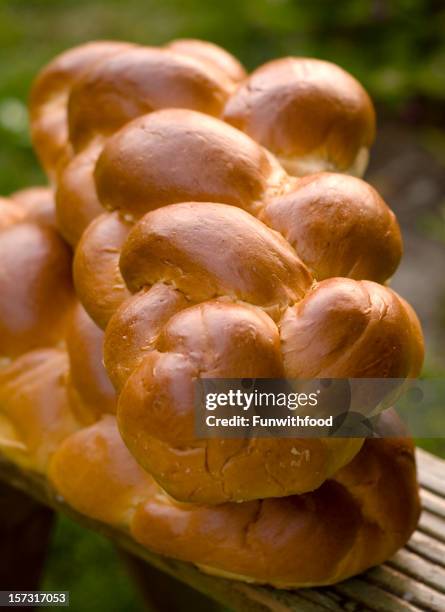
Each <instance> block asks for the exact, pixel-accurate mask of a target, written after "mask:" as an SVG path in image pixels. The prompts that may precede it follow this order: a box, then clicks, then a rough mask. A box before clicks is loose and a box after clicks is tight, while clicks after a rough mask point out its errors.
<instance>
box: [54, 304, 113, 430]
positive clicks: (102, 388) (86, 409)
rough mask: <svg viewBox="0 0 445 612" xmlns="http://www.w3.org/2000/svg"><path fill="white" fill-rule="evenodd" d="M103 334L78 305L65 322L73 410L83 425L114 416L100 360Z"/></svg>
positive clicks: (108, 384)
mask: <svg viewBox="0 0 445 612" xmlns="http://www.w3.org/2000/svg"><path fill="white" fill-rule="evenodd" d="M103 336H104V334H103V331H102V330H101V329H100V328H99V327H98V326H97V325H96V324H95V323H94V321H92V319H90V317H89V316H88V314H87V313H86V312H85V310H84V308H83V307H82V306H81V305H80V304H77V305H76V306H75V307H74V309H73V311H72V313H71V317H70V320H69V322H68V328H67V333H66V347H67V352H68V357H69V365H70V384H71V387H72V388H71V391H72V393H71V399H72V403H73V405H72V408H73V411H74V412H75V414H76V416H77V418H78V419H79V421H81V422H82V423H86V424H90V423H92V422H94V421H96V420H97V419H98V418H99V417H100V416H101V415H102V414H104V413H112V414H113V413H115V412H116V393H115V390H114V387H113V386H112V384H111V382H110V379H109V378H108V375H107V373H106V371H105V368H104V365H103V358H102V350H103V349H102V345H103Z"/></svg>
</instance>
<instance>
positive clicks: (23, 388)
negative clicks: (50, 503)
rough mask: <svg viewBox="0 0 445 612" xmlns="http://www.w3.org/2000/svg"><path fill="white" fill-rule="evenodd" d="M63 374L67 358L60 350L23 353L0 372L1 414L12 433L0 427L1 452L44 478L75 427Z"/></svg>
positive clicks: (76, 423) (65, 372)
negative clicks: (56, 451)
mask: <svg viewBox="0 0 445 612" xmlns="http://www.w3.org/2000/svg"><path fill="white" fill-rule="evenodd" d="M67 375H68V360H67V356H66V353H65V352H64V351H62V350H59V349H38V350H35V351H31V352H28V353H25V354H24V355H21V356H20V357H18V358H17V359H15V360H14V361H13V362H12V363H11V364H10V365H8V366H7V367H5V368H3V369H1V370H0V414H1V417H2V422H3V423H4V422H5V420H6V421H8V422H9V423H10V426H11V428H12V431H13V433H12V432H11V431H9V432H6V431H5V430H4V429H3V428H2V427H1V426H0V450H1V452H2V453H3V454H5V455H6V456H9V457H11V458H12V459H13V460H15V461H16V462H17V463H19V464H21V465H23V466H24V467H27V468H28V469H31V470H34V471H37V472H41V473H43V474H45V473H46V469H47V465H48V461H49V459H50V457H51V456H52V455H53V453H54V452H55V450H56V449H57V448H58V446H59V444H60V442H61V441H62V440H63V439H64V438H66V437H67V436H69V435H70V434H72V433H73V432H74V431H76V430H77V429H79V427H80V425H79V423H78V422H77V420H76V418H75V416H73V414H72V411H71V408H70V405H69V402H68V397H67V393H66V385H67ZM11 440H12V441H14V440H15V441H16V442H17V444H15V445H14V444H11Z"/></svg>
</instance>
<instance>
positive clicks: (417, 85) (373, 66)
mask: <svg viewBox="0 0 445 612" xmlns="http://www.w3.org/2000/svg"><path fill="white" fill-rule="evenodd" d="M444 32H445V3H444V2H442V1H441V0H343V1H342V2H332V1H329V0H311V1H310V2H307V1H304V0H303V1H298V0H221V1H220V2H217V1H216V2H212V1H211V0H164V1H163V0H125V1H122V0H108V1H106V0H89V1H88V0H10V1H5V0H0V143H1V144H0V193H2V194H7V193H9V192H11V191H13V190H15V189H18V188H21V187H24V186H27V185H32V184H36V183H41V182H43V181H44V177H43V175H42V173H41V171H40V169H39V167H38V165H37V162H36V160H35V157H34V155H33V152H32V149H31V146H30V141H29V136H28V126H27V118H26V106H25V105H26V99H27V95H28V91H29V87H30V83H31V81H32V78H33V77H34V75H35V74H36V72H37V71H38V69H39V68H40V67H41V66H42V65H43V64H44V63H45V62H47V61H48V60H49V59H51V58H52V57H53V56H54V55H55V54H57V53H58V52H60V51H61V50H63V49H65V48H68V47H71V46H73V45H75V44H78V43H81V42H83V41H87V40H91V39H97V38H102V39H104V38H106V39H122V40H129V41H135V42H140V43H145V44H162V43H164V42H166V41H168V40H169V39H171V38H176V37H197V38H204V39H207V40H212V41H213V42H216V43H218V44H221V45H223V46H224V47H226V48H228V49H229V50H230V51H232V52H233V53H235V54H236V55H237V56H238V57H239V58H240V59H241V60H242V61H243V62H244V64H245V65H246V66H247V67H248V68H249V69H251V68H253V67H255V66H257V65H259V64H261V63H262V62H264V61H266V60H268V59H271V58H274V57H279V56H283V55H306V56H313V57H321V58H326V59H329V60H331V61H334V62H337V63H339V64H340V65H341V66H343V67H344V68H346V69H347V70H349V71H350V72H352V73H353V74H354V75H355V76H356V77H358V78H359V80H360V81H361V82H362V83H363V84H364V85H365V86H366V87H367V89H368V90H369V92H370V93H371V96H372V97H373V98H374V100H375V101H376V102H377V105H378V107H379V115H380V116H384V117H391V118H393V119H394V118H395V119H396V120H398V121H400V122H402V123H407V122H408V123H410V124H411V125H412V126H413V129H420V128H421V129H425V130H428V134H433V135H434V138H435V142H436V144H437V145H438V150H439V151H440V155H442V156H443V155H444V152H445V141H444V137H443V134H442V133H441V132H440V129H441V128H442V127H443V123H444V116H443V103H444V99H445V36H444V34H443V33H444ZM441 231H442V232H443V230H440V229H438V228H437V224H436V223H433V228H432V232H433V233H434V232H435V233H437V232H439V233H440V232H441ZM441 235H442V234H441ZM442 238H443V235H442ZM44 587H45V588H49V589H66V590H70V591H71V609H72V610H73V611H75V612H77V611H78V610H79V611H80V610H88V611H89V610H92V611H95V610H97V611H113V610H116V611H117V610H119V611H124V610H136V609H140V608H141V603H140V600H139V599H138V597H137V596H136V594H135V593H134V591H133V589H132V587H131V586H130V584H129V582H128V579H127V578H126V575H125V574H124V572H123V570H122V569H121V568H120V566H119V564H118V561H117V558H116V556H115V554H114V551H113V549H112V547H111V545H110V544H109V543H108V542H106V541H104V540H103V539H102V538H100V537H99V536H96V535H91V534H87V533H86V532H84V531H83V530H82V529H81V528H80V527H78V526H76V525H74V524H72V523H71V522H69V521H68V520H67V519H62V520H61V521H60V522H59V525H58V528H57V530H56V532H55V536H54V540H53V546H52V550H51V555H50V559H49V563H48V568H47V572H46V576H45V582H44ZM185 603H186V602H185Z"/></svg>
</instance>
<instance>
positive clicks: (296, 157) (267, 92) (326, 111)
mask: <svg viewBox="0 0 445 612" xmlns="http://www.w3.org/2000/svg"><path fill="white" fill-rule="evenodd" d="M223 117H224V119H225V120H226V121H228V122H229V123H231V124H232V125H234V126H235V127H237V128H239V129H240V130H243V131H245V132H246V133H247V134H249V135H250V136H251V137H252V138H253V139H254V140H256V141H257V142H259V143H260V144H262V145H263V146H264V147H266V148H267V149H269V150H270V151H272V153H274V154H275V155H276V156H277V157H278V159H279V160H280V162H281V163H282V165H283V166H284V168H285V169H286V170H287V171H288V172H289V174H292V175H295V176H302V175H305V174H312V173H315V172H321V171H324V170H329V171H340V172H346V173H348V174H353V175H358V176H361V175H362V174H363V173H364V171H365V169H366V166H367V162H368V150H369V147H370V146H371V144H372V142H373V140H374V136H375V113H374V108H373V106H372V102H371V100H370V98H369V96H368V94H367V93H366V91H365V90H364V89H363V87H362V86H361V85H360V83H359V82H358V81H356V80H355V79H354V78H353V77H352V76H351V75H350V74H348V73H347V72H345V71H344V70H343V69H342V68H340V67H339V66H336V65H335V64H331V63H330V62H326V61H322V60H316V59H309V58H295V57H287V58H282V59H278V60H273V61H271V62H268V63H266V64H264V65H263V66H260V67H259V68H257V69H256V70H255V71H254V72H253V73H252V74H251V75H250V76H249V77H248V78H247V79H246V80H245V81H244V82H243V83H241V85H240V87H239V88H238V90H237V91H236V92H235V94H234V95H233V96H231V98H230V99H229V100H228V102H227V105H226V108H225V109H224V114H223Z"/></svg>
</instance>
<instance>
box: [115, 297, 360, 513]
mask: <svg viewBox="0 0 445 612" xmlns="http://www.w3.org/2000/svg"><path fill="white" fill-rule="evenodd" d="M109 351H110V353H111V352H112V350H111V347H110V349H109ZM142 357H143V358H141V360H140V364H139V366H137V367H136V369H135V370H134V371H133V373H132V374H131V375H130V377H129V378H128V380H127V383H126V385H125V386H124V388H123V390H122V392H121V394H120V399H119V404H118V419H119V427H120V431H121V434H122V436H123V438H124V440H125V442H126V444H127V446H128V448H129V449H130V451H131V452H132V454H133V455H134V456H135V457H136V458H137V460H138V461H139V462H140V464H141V465H142V466H143V467H144V468H145V469H146V470H147V471H148V472H149V473H151V474H152V475H153V476H154V478H155V479H156V480H157V482H159V483H160V485H161V486H162V487H163V488H165V490H166V491H167V492H168V493H169V494H170V495H172V496H173V497H174V498H176V499H179V500H182V501H189V502H191V501H200V502H208V503H221V502H223V501H227V500H237V501H244V500H248V499H256V498H258V497H277V496H284V495H289V493H290V492H291V491H292V492H299V493H301V492H305V491H308V490H312V489H314V488H316V487H318V486H319V485H320V484H321V483H322V482H323V481H324V480H325V479H326V478H327V477H329V476H330V475H332V474H333V473H334V472H335V471H336V470H337V469H338V467H340V466H341V465H344V464H345V463H346V462H347V461H349V460H350V459H351V458H352V457H353V456H354V454H355V453H356V452H357V451H358V450H359V448H360V446H361V440H353V439H351V440H329V439H324V440H310V439H306V440H292V439H279V440H277V439H270V440H269V439H265V438H259V439H251V440H226V439H210V440H203V439H201V440H200V439H197V438H196V434H195V381H196V379H197V378H198V377H203V378H207V377H210V378H239V377H240V376H241V375H242V376H245V377H249V378H280V377H283V375H284V371H283V364H282V357H281V350H280V340H279V334H278V329H277V327H276V325H275V324H274V323H273V321H272V320H271V319H270V318H269V317H268V316H267V315H266V314H264V313H263V311H262V310H260V309H258V308H254V307H252V306H248V305H241V304H234V303H230V302H224V301H212V302H204V303H202V304H199V305H197V306H194V307H190V308H186V309H184V310H181V311H180V312H179V313H177V314H176V315H174V316H173V317H172V318H171V319H170V320H169V321H168V323H167V324H166V325H165V326H164V327H163V329H162V332H161V333H160V335H159V336H158V338H157V340H156V341H155V343H154V345H153V348H152V350H151V352H146V353H145V355H144V354H143V355H142ZM115 359H116V358H115ZM167 424H168V425H167Z"/></svg>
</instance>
